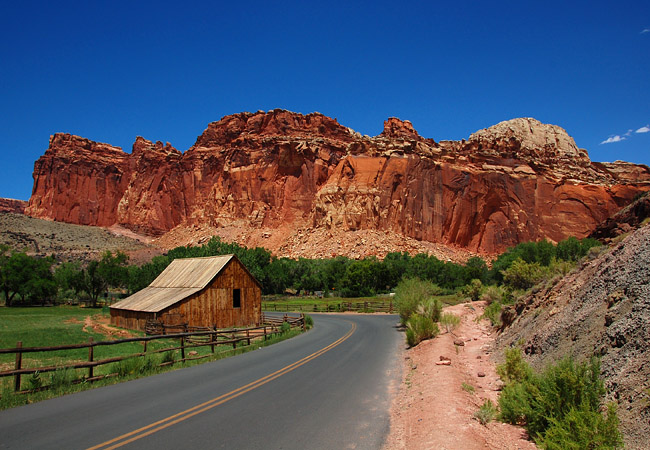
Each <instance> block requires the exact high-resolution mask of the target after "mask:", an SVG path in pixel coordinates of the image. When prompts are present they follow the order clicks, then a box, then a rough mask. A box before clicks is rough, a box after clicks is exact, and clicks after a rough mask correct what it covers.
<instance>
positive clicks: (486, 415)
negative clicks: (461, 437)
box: [474, 400, 497, 425]
mask: <svg viewBox="0 0 650 450" xmlns="http://www.w3.org/2000/svg"><path fill="white" fill-rule="evenodd" d="M496 416H497V408H496V406H495V405H494V403H492V401H491V400H485V401H484V402H483V404H482V405H481V406H480V407H479V409H478V411H476V412H475V413H474V417H475V418H476V420H478V421H479V422H480V423H481V425H487V424H488V423H490V422H492V421H493V420H494V419H495V418H496Z"/></svg>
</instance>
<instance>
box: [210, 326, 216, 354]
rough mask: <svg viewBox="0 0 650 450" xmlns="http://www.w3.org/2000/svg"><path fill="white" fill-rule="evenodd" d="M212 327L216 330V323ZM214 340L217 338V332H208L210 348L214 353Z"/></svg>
mask: <svg viewBox="0 0 650 450" xmlns="http://www.w3.org/2000/svg"><path fill="white" fill-rule="evenodd" d="M212 328H213V329H214V331H217V326H216V325H215V326H214V327H212ZM216 340H217V334H216V333H211V334H210V342H211V344H210V349H211V350H212V353H214V341H216Z"/></svg>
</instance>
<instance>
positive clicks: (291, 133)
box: [26, 110, 650, 256]
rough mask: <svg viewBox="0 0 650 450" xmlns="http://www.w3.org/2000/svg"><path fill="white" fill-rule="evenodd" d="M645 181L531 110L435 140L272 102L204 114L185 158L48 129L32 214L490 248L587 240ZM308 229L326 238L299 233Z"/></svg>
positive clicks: (274, 243) (261, 238)
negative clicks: (362, 130) (208, 119)
mask: <svg viewBox="0 0 650 450" xmlns="http://www.w3.org/2000/svg"><path fill="white" fill-rule="evenodd" d="M648 189H650V169H648V167H646V166H640V165H634V164H629V163H623V162H615V163H592V162H591V161H590V160H589V157H588V155H587V152H586V151H585V150H582V149H579V148H578V147H577V146H576V144H575V142H574V141H573V139H572V138H571V137H570V136H569V135H568V134H567V133H566V131H565V130H563V129H562V128H560V127H557V126H553V125H545V124H542V123H540V122H538V121H536V120H534V119H514V120H510V121H507V122H502V123H500V124H497V125H495V126H493V127H490V128H488V129H484V130H480V131H478V132H476V133H474V134H472V135H471V136H470V137H469V139H468V140H463V141H460V142H458V141H441V142H435V141H434V140H433V139H426V138H423V137H421V136H420V135H419V134H418V133H417V131H416V130H415V129H414V128H413V126H412V124H411V123H410V122H408V121H401V120H399V119H396V118H391V119H388V120H387V121H386V122H385V123H384V131H383V132H382V133H381V134H380V135H378V136H375V137H368V136H362V135H360V134H359V133H356V132H354V131H353V130H351V129H349V128H347V127H345V126H343V125H340V124H339V123H338V122H337V121H336V120H335V119H331V118H329V117H326V116H324V115H322V114H318V113H313V114H308V115H301V114H296V113H292V112H288V111H283V110H274V111H270V112H268V113H265V112H257V113H240V114H234V115H231V116H226V117H224V118H223V119H221V120H220V121H218V122H214V123H211V124H209V125H208V127H207V129H206V130H205V131H204V132H203V134H201V135H200V136H199V137H198V138H197V140H196V143H195V144H194V145H193V146H192V147H191V148H190V149H189V150H187V151H186V152H184V153H181V152H179V151H178V150H176V149H175V148H174V147H172V146H171V145H170V144H169V143H168V144H162V143H161V142H156V143H153V142H150V141H147V140H145V139H143V138H141V137H138V138H137V139H136V141H135V143H134V144H133V150H132V152H131V153H130V154H128V153H125V152H123V151H122V149H120V148H117V147H113V146H111V145H108V144H101V143H97V142H92V141H90V140H88V139H84V138H81V137H78V136H72V135H69V134H55V135H54V136H52V137H51V139H50V145H49V148H48V149H47V151H46V152H45V154H44V155H43V156H42V157H41V158H39V160H38V161H37V162H36V163H35V166H34V189H33V194H32V197H31V199H30V201H29V206H28V207H27V209H26V213H27V214H29V215H31V216H34V217H40V218H47V219H53V220H56V221H66V222H70V223H76V224H85V225H98V226H111V225H114V224H119V225H122V226H124V227H128V228H130V229H133V230H137V231H140V232H145V233H148V234H151V235H162V234H164V233H166V232H168V231H169V230H172V229H174V228H176V229H177V231H179V230H180V232H178V233H177V234H178V235H185V236H191V233H192V230H193V229H195V228H196V227H203V228H205V227H210V228H214V229H217V230H219V229H223V230H226V229H233V230H238V231H237V233H238V235H237V236H235V240H237V241H238V242H240V243H242V244H246V245H263V246H265V247H267V248H269V249H271V250H273V251H275V252H277V253H282V251H283V250H281V248H282V247H283V246H284V248H285V249H286V248H289V247H290V248H296V249H297V250H295V251H294V253H291V252H289V251H287V254H288V255H289V256H307V255H305V254H301V253H300V252H301V250H300V248H301V247H304V248H305V249H306V251H308V250H309V249H312V248H314V246H315V245H320V244H327V243H330V244H331V243H332V242H335V243H340V242H347V241H350V242H353V241H355V237H354V236H353V235H351V234H349V233H355V232H359V231H364V230H366V231H370V232H373V233H378V234H379V235H386V236H387V239H386V241H387V242H392V241H396V242H399V241H400V238H401V239H404V238H408V239H412V240H414V241H418V242H429V243H436V244H441V245H443V246H447V247H451V248H461V249H466V250H469V251H472V252H479V253H495V252H499V251H501V250H503V249H505V248H506V247H508V246H512V245H515V244H517V243H519V242H521V241H530V240H539V239H542V238H548V239H551V240H554V241H558V240H561V239H563V238H566V237H567V236H569V235H577V236H579V237H583V236H587V235H588V234H589V233H590V232H591V231H592V230H593V229H594V228H595V227H596V225H597V224H599V223H600V222H601V221H602V220H604V219H605V218H607V217H609V216H610V215H611V214H613V213H614V212H616V211H618V210H619V209H620V208H621V207H623V206H624V205H626V204H628V203H629V202H630V201H631V200H632V198H633V197H634V196H635V195H636V194H637V193H638V192H640V191H643V190H648ZM314 231H318V232H319V233H320V234H322V235H323V236H324V238H323V239H324V240H323V242H320V241H319V242H312V241H311V240H308V239H305V240H302V241H301V240H298V241H296V236H299V235H300V234H303V235H313V234H314ZM217 234H218V233H217ZM191 239H192V238H190V239H189V240H191ZM291 239H293V240H294V242H293V243H291V242H290V240H291ZM342 248H346V246H345V245H344V246H342ZM331 250H332V253H335V254H341V253H337V252H338V251H339V250H336V246H332V248H331ZM394 250H400V248H399V245H398V247H397V248H392V246H391V248H388V247H386V248H380V249H377V250H376V251H374V250H373V251H371V253H372V252H374V253H376V254H381V253H382V252H384V253H385V252H386V251H394ZM343 251H344V250H343ZM327 253H328V254H329V248H328V250H327Z"/></svg>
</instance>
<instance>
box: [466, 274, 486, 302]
mask: <svg viewBox="0 0 650 450" xmlns="http://www.w3.org/2000/svg"><path fill="white" fill-rule="evenodd" d="M482 292H483V283H481V280H478V279H474V280H472V281H470V282H469V284H467V285H466V286H465V287H464V288H463V289H462V293H463V295H465V296H466V297H469V299H470V300H472V301H473V302H475V301H478V300H479V299H480V298H481V293H482Z"/></svg>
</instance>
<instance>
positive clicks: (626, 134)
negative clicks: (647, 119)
mask: <svg viewBox="0 0 650 450" xmlns="http://www.w3.org/2000/svg"><path fill="white" fill-rule="evenodd" d="M633 131H634V130H633V129H631V128H630V129H629V130H627V133H625V135H624V136H632V132H633Z"/></svg>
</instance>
